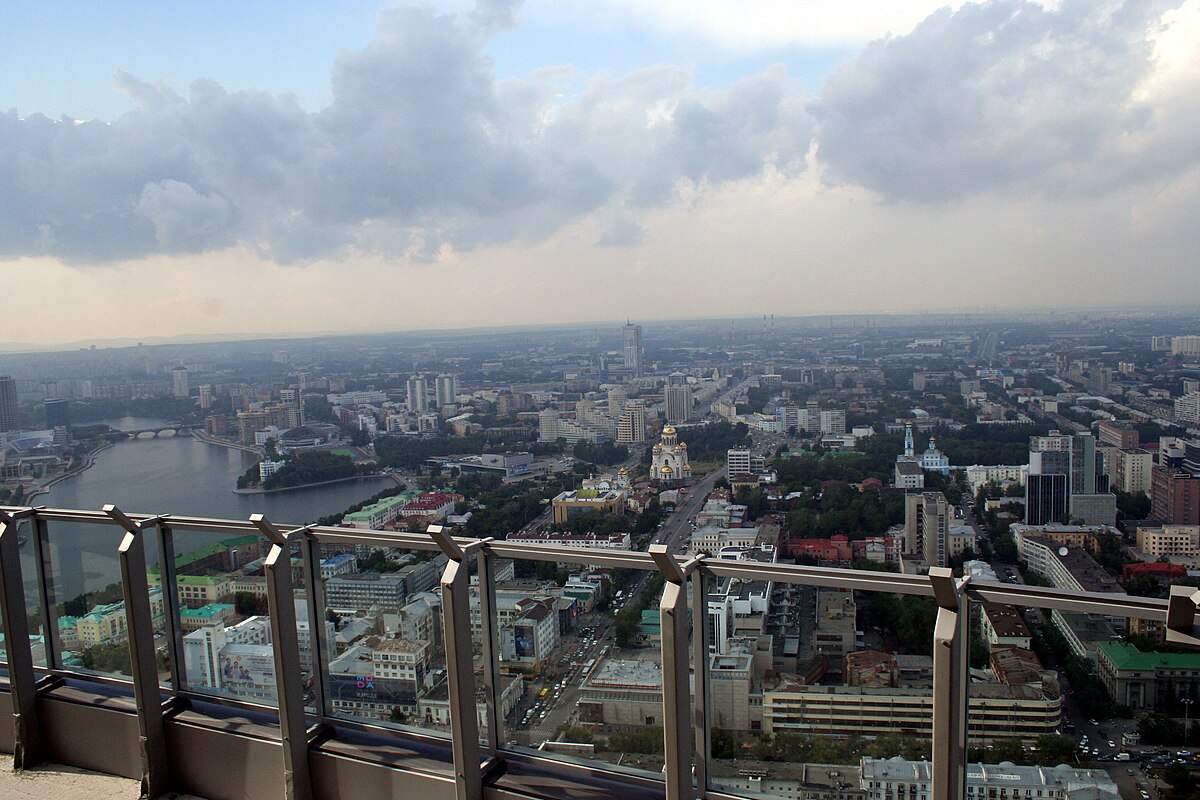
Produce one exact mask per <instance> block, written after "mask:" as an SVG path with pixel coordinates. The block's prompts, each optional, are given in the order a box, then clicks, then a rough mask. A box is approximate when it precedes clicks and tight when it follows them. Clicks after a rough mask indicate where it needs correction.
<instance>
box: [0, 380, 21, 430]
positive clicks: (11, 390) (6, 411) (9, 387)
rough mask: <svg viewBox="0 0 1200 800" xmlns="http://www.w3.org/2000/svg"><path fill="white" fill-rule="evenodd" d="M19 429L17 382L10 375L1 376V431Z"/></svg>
mask: <svg viewBox="0 0 1200 800" xmlns="http://www.w3.org/2000/svg"><path fill="white" fill-rule="evenodd" d="M16 428H17V382H16V381H14V380H13V379H12V377H11V376H9V375H0V431H12V430H16Z"/></svg>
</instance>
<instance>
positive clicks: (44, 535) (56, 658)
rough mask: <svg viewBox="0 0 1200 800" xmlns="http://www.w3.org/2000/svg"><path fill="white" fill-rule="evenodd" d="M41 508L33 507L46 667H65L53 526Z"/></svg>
mask: <svg viewBox="0 0 1200 800" xmlns="http://www.w3.org/2000/svg"><path fill="white" fill-rule="evenodd" d="M37 512H38V510H37V509H36V508H35V509H33V520H32V524H33V530H31V531H30V532H29V533H30V537H29V538H30V539H32V540H33V560H34V568H35V572H36V573H37V587H38V599H39V601H40V602H41V605H42V608H41V612H42V635H43V641H44V643H45V645H46V669H47V670H54V669H57V668H58V667H60V666H62V638H61V637H60V636H59V632H58V613H57V604H56V603H55V602H54V577H53V576H54V569H53V567H52V566H51V563H50V526H49V525H48V524H47V523H46V520H44V519H38V516H37Z"/></svg>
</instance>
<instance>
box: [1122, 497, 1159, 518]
mask: <svg viewBox="0 0 1200 800" xmlns="http://www.w3.org/2000/svg"><path fill="white" fill-rule="evenodd" d="M1150 509H1151V503H1150V498H1149V497H1147V496H1146V493H1145V492H1132V493H1131V492H1122V491H1120V490H1118V491H1117V516H1119V517H1120V518H1121V519H1146V518H1147V517H1149V516H1150Z"/></svg>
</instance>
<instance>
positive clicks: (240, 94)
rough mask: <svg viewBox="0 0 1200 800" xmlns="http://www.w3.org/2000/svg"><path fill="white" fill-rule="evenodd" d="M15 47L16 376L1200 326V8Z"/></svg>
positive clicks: (234, 7) (944, 10) (646, 5)
mask: <svg viewBox="0 0 1200 800" xmlns="http://www.w3.org/2000/svg"><path fill="white" fill-rule="evenodd" d="M6 27H7V28H8V30H10V31H19V32H20V35H19V36H10V37H9V38H8V40H6V42H5V46H4V47H3V48H0V286H3V287H4V289H5V296H6V299H7V300H8V301H9V302H8V303H7V304H6V313H5V314H3V315H0V347H5V346H21V345H32V344H37V345H62V344H66V343H76V342H88V341H111V340H116V339H135V340H136V339H147V340H152V339H155V338H159V337H181V336H182V337H186V336H191V335H194V336H206V337H208V336H213V335H228V336H231V337H241V336H255V335H274V334H285V335H303V334H316V333H327V332H356V331H380V330H406V329H422V328H462V327H473V326H492V325H504V324H530V323H536V322H539V321H544V322H553V323H560V322H571V321H580V322H592V321H596V320H618V319H625V318H627V317H628V318H632V319H641V320H652V319H670V318H695V317H706V316H712V317H730V316H741V315H756V314H764V313H769V314H777V315H806V314H829V313H864V312H900V311H903V312H908V311H937V310H955V311H969V310H972V309H988V310H992V309H997V308H1053V307H1069V306H1094V305H1118V304H1126V303H1128V304H1137V305H1171V306H1179V305H1181V304H1183V305H1186V304H1194V303H1196V302H1197V301H1198V300H1200V281H1198V280H1197V276H1198V275H1200V104H1198V103H1196V101H1195V98H1196V97H1200V47H1197V45H1196V43H1197V42H1198V41H1200V0H1164V1H1162V2H1159V0H1131V1H1130V2H1117V1H1115V0H1054V1H1051V0H1045V2H1040V3H1039V2H1032V1H1031V0H994V1H992V2H984V3H978V4H976V3H957V2H952V3H950V4H946V3H939V2H921V1H920V0H913V1H912V2H887V1H886V0H854V1H853V2H841V3H828V2H824V0H792V2H789V3H778V2H769V1H767V0H742V2H738V3H731V2H718V1H717V0H686V1H685V0H588V2H582V0H529V1H528V2H525V3H520V2H512V1H510V0H481V1H480V2H468V0H454V1H451V0H446V2H435V3H432V4H418V5H413V4H400V5H393V4H390V3H381V2H369V1H368V0H347V1H346V2H339V3H336V4H329V3H317V2H296V3H289V4H285V5H281V4H279V3H275V2H262V1H260V0H242V1H241V2H224V1H222V0H214V1H212V2H198V0H197V1H196V2H190V3H188V2H180V3H156V2H150V0H143V1H141V2H124V3H120V2H111V3H104V4H97V3H92V2H66V1H64V2H59V3H54V4H46V3H32V2H11V3H6Z"/></svg>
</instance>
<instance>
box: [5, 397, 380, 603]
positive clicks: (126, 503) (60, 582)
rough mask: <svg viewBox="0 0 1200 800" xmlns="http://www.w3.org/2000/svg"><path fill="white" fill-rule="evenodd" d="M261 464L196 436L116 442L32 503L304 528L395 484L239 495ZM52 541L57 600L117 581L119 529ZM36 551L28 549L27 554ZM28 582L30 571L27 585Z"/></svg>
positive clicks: (151, 552) (66, 527)
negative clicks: (247, 475)
mask: <svg viewBox="0 0 1200 800" xmlns="http://www.w3.org/2000/svg"><path fill="white" fill-rule="evenodd" d="M107 422H108V423H109V424H111V425H112V426H113V427H115V428H122V429H125V430H130V429H136V428H146V427H160V426H162V425H163V424H164V423H163V421H162V420H154V419H142V418H135V417H126V418H123V419H121V420H108V421H107ZM118 423H121V424H118ZM256 461H257V459H256V458H255V456H254V455H253V454H251V453H246V452H243V451H241V450H233V449H231V448H228V447H220V446H218V445H212V444H207V443H205V442H201V441H199V440H197V439H193V438H192V437H191V436H177V437H172V438H168V439H138V440H133V441H125V442H118V443H116V444H114V445H113V446H112V447H109V448H108V449H106V450H104V451H102V452H100V453H98V454H97V455H96V463H95V464H94V465H93V466H92V467H91V468H90V469H88V470H86V471H84V472H83V473H81V474H79V475H76V476H74V477H71V478H67V479H66V480H64V481H60V482H59V483H57V484H55V485H54V486H53V487H51V489H50V491H49V492H48V493H47V494H42V495H38V496H37V497H36V499H35V500H34V501H33V502H34V503H36V504H37V505H45V506H50V507H53V508H78V509H87V510H99V509H100V508H101V507H102V506H103V505H105V504H106V503H113V504H115V505H116V506H117V507H118V508H120V509H121V510H123V511H126V512H129V513H138V514H143V513H144V514H174V515H177V516H180V515H181V516H197V517H222V518H227V519H238V520H244V519H246V518H247V517H249V516H250V515H251V514H254V513H262V514H265V515H266V516H267V518H268V519H270V520H272V521H277V522H279V523H280V524H285V523H287V524H302V523H307V522H315V521H316V520H317V518H319V517H322V516H325V515H328V514H336V513H339V512H341V511H344V510H345V509H346V508H347V507H348V506H351V505H353V504H354V503H357V502H360V501H362V500H365V499H366V498H368V497H370V496H371V495H373V494H376V493H377V492H379V491H381V490H382V489H384V488H387V487H389V486H392V485H394V484H393V482H392V481H391V479H388V478H362V479H360V480H356V481H347V482H345V483H335V484H330V485H327V486H318V487H313V488H310V489H297V490H293V491H289V492H276V493H271V494H252V495H243V494H234V493H233V491H232V490H233V488H234V486H235V484H236V482H237V478H238V475H240V474H242V473H243V472H245V471H246V469H247V468H248V467H249V466H250V465H252V464H254V463H255V462H256ZM49 538H50V542H51V556H52V563H54V565H55V582H56V584H57V586H56V589H57V594H58V598H59V599H65V598H70V597H74V596H75V595H77V594H79V593H80V592H83V591H97V590H99V589H102V588H103V587H105V586H107V585H109V584H111V583H113V582H115V581H117V580H118V575H119V568H118V564H117V555H116V548H117V545H118V544H119V542H120V540H121V535H120V533H119V531H117V530H116V529H115V528H108V527H100V526H95V525H75V524H65V523H51V525H50V528H49ZM217 538H221V537H217ZM215 540H216V539H215V538H214V537H213V535H212V534H200V533H196V532H187V531H180V532H179V533H177V535H176V545H177V547H176V549H177V550H178V551H179V552H182V551H184V550H185V549H188V548H192V547H198V546H203V545H205V544H210V543H212V542H213V541H215ZM148 545H149V542H148ZM32 549H33V548H32V547H28V546H27V547H25V548H24V550H23V554H29V553H30V552H31V551H32ZM147 559H148V561H150V562H151V563H157V561H158V556H157V552H156V551H155V548H154V547H153V546H148V547H147ZM29 566H32V565H31V564H30V565H29ZM30 577H31V576H30V574H29V573H28V572H27V574H26V579H27V580H28V579H29V578H30Z"/></svg>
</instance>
